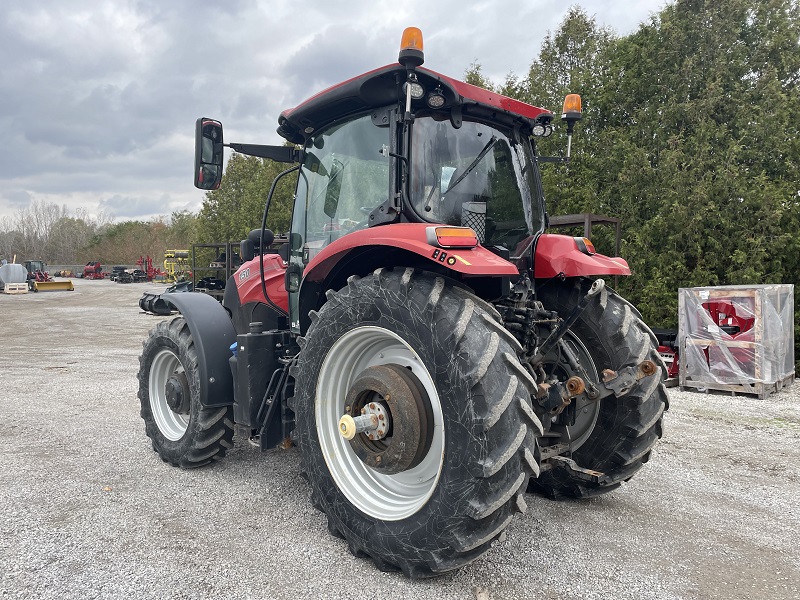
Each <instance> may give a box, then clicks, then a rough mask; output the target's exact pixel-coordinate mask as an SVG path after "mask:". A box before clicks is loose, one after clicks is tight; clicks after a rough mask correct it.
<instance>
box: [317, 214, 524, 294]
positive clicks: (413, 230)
mask: <svg viewBox="0 0 800 600" xmlns="http://www.w3.org/2000/svg"><path fill="white" fill-rule="evenodd" d="M435 227H436V226H435V225H432V224H430V223H396V224H394V225H383V226H381V227H371V228H369V229H364V230H361V231H356V232H354V233H351V234H348V235H346V236H344V237H342V238H339V239H338V240H335V241H333V242H331V243H330V244H329V245H327V246H325V247H324V248H322V249H321V250H320V251H319V253H317V254H316V255H314V256H313V258H312V259H311V261H310V262H309V263H308V266H307V267H306V270H305V275H304V276H305V277H306V278H309V279H312V280H316V281H319V280H322V279H324V278H325V277H326V276H327V275H328V273H330V271H331V269H333V268H334V267H335V266H336V264H337V263H338V262H339V259H340V258H341V257H342V256H343V255H344V254H345V253H347V252H349V251H350V250H353V249H354V248H363V247H365V246H372V247H375V250H376V251H380V248H381V247H389V248H399V249H401V250H406V251H408V252H413V253H414V254H417V255H419V256H421V257H424V258H426V259H428V260H429V261H430V262H431V263H432V264H438V265H442V266H445V267H447V268H448V269H450V270H452V271H455V272H457V273H460V274H462V275H464V276H465V277H478V276H485V275H492V276H499V277H503V276H505V277H509V276H515V275H519V271H518V269H517V267H516V266H514V265H513V264H511V263H510V262H508V261H506V260H503V259H502V258H500V257H499V256H497V255H496V254H493V253H492V252H490V251H489V250H487V249H486V248H483V247H481V246H475V247H472V248H440V247H438V246H434V245H432V244H431V243H429V241H428V231H427V230H428V229H432V228H435Z"/></svg>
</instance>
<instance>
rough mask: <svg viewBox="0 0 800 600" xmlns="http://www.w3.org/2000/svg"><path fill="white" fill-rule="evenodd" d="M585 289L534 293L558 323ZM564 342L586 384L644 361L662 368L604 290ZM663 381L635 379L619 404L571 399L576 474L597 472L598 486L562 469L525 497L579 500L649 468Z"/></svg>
mask: <svg viewBox="0 0 800 600" xmlns="http://www.w3.org/2000/svg"><path fill="white" fill-rule="evenodd" d="M590 283H591V282H587V281H586V280H575V281H573V282H571V283H569V282H568V283H566V284H564V285H558V284H555V283H554V284H551V285H548V286H544V287H543V288H542V289H541V290H539V291H538V292H537V294H538V298H539V299H540V300H541V301H542V303H543V304H544V305H545V307H546V308H547V309H549V310H555V311H557V312H558V313H559V314H560V315H562V316H565V315H568V314H569V313H570V312H571V311H572V309H573V308H574V307H575V305H576V304H577V303H578V300H579V299H580V298H581V297H582V296H583V295H585V293H586V290H587V289H588V285H589V284H590ZM564 340H565V342H566V343H568V344H569V345H570V347H571V348H572V350H573V352H574V353H575V354H576V356H577V357H578V359H579V362H580V363H581V365H582V366H583V368H584V369H586V370H587V371H588V372H589V374H590V375H591V376H592V377H598V378H599V375H600V373H602V371H603V370H604V369H611V370H614V371H617V370H619V369H621V368H623V367H627V366H634V365H638V364H640V363H641V362H642V361H644V360H648V359H649V360H652V361H653V362H654V363H655V364H657V365H661V364H662V361H661V359H660V357H659V356H658V353H657V351H656V346H657V342H656V338H655V336H654V335H653V333H652V332H651V331H650V329H649V328H648V327H647V325H645V323H644V321H642V317H641V314H639V312H638V311H637V310H636V309H635V308H634V307H633V306H632V305H631V304H630V303H628V302H627V301H626V300H624V299H623V298H622V297H620V296H619V295H618V294H616V293H615V292H613V291H612V290H609V289H604V290H603V291H602V292H601V293H600V295H599V297H598V298H596V299H593V300H592V301H590V302H589V305H588V306H587V308H586V310H585V311H584V312H583V314H582V315H581V317H580V318H579V319H578V321H577V322H576V323H575V324H574V325H573V326H572V328H571V329H570V331H569V332H568V335H567V336H565V338H564ZM664 377H666V372H664V373H663V375H662V373H661V372H660V371H659V372H658V373H657V374H656V375H653V376H650V377H646V378H644V379H642V380H640V381H639V382H638V383H637V384H636V385H634V386H633V388H632V389H631V390H630V391H629V392H628V393H627V394H625V395H623V396H621V397H619V398H618V397H616V396H614V395H611V396H608V397H606V398H604V399H602V400H600V401H599V405H598V404H597V402H593V401H589V400H588V399H586V398H583V399H581V397H579V398H578V400H577V402H578V411H577V413H578V418H577V420H576V423H575V425H574V426H573V427H572V428H568V429H571V430H570V434H571V435H570V437H571V438H572V459H573V460H575V462H577V463H578V465H579V466H581V467H583V468H587V469H592V470H595V471H600V472H601V473H604V474H605V477H604V478H603V479H602V480H601V482H594V483H593V482H589V481H586V480H585V479H580V478H578V477H577V476H575V475H573V474H571V473H570V472H569V471H567V470H565V469H553V470H547V471H543V472H542V474H541V475H540V477H539V478H538V479H536V480H531V482H530V484H529V491H531V492H538V493H542V494H544V495H547V496H549V497H551V498H561V497H570V498H579V497H587V496H597V495H600V494H604V493H606V492H609V491H611V490H613V489H616V488H617V487H619V485H620V484H621V483H622V482H623V481H627V480H629V479H630V478H631V477H632V476H633V475H634V474H635V473H636V472H637V471H638V470H639V469H640V468H641V467H642V465H643V464H644V463H646V462H647V461H648V459H649V458H650V453H651V451H652V449H653V447H654V446H655V444H656V442H657V441H658V439H659V438H660V437H661V435H662V421H663V414H664V411H665V410H667V408H668V406H669V399H668V396H667V390H666V388H665V386H664V382H663V379H664ZM560 378H561V377H560ZM564 378H566V375H564ZM598 380H599V379H598Z"/></svg>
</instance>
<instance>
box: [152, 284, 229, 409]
mask: <svg viewBox="0 0 800 600" xmlns="http://www.w3.org/2000/svg"><path fill="white" fill-rule="evenodd" d="M161 298H162V299H163V300H164V301H165V302H168V303H169V304H171V305H172V306H174V307H175V308H176V309H178V310H179V311H180V313H181V315H183V318H184V319H185V320H186V324H187V325H188V326H189V331H190V332H191V334H192V341H194V345H195V348H196V349H197V369H198V373H199V376H200V404H202V405H203V406H208V407H212V406H228V405H229V404H233V376H232V375H231V369H230V366H229V363H228V359H229V358H230V356H231V351H230V347H231V344H233V343H234V342H235V341H236V330H235V329H234V328H233V323H232V322H231V319H230V317H229V316H228V312H227V311H226V310H225V309H224V308H223V307H222V305H221V304H220V303H219V302H217V301H216V300H215V299H214V298H212V297H211V296H207V295H206V294H202V293H199V292H182V293H172V294H170V293H167V294H161Z"/></svg>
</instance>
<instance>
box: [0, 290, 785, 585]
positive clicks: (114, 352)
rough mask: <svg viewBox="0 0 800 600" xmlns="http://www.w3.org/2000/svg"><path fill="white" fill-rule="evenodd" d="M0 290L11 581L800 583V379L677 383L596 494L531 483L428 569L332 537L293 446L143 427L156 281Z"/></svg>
mask: <svg viewBox="0 0 800 600" xmlns="http://www.w3.org/2000/svg"><path fill="white" fill-rule="evenodd" d="M74 283H75V291H74V292H48V293H39V294H27V295H20V296H6V295H0V315H1V316H0V323H2V344H0V345H1V346H2V347H1V348H0V363H2V365H3V370H2V375H0V382H2V383H1V384H0V453H2V463H0V560H1V561H2V565H3V569H2V570H0V597H3V598H6V597H7V598H59V599H62V598H76V599H77V598H80V599H82V600H83V599H88V598H124V597H128V598H221V597H231V598H276V599H278V598H293V599H294V598H303V597H316V598H337V599H339V598H364V597H388V596H390V595H392V596H394V597H397V598H419V599H428V598H431V599H433V598H436V599H445V598H460V599H465V598H467V599H468V598H475V599H476V600H487V599H516V598H526V599H537V600H539V599H542V600H555V599H565V600H567V599H569V600H572V599H575V600H578V599H594V598H598V599H599V598H603V599H608V598H615V599H623V598H630V599H636V600H645V599H656V598H657V599H665V598H676V599H677V598H681V599H684V598H685V599H706V598H724V599H733V598H759V599H760V598H771V599H790V598H791V599H797V598H800V570H799V569H800V567H799V566H798V565H800V533H798V532H800V508H798V496H800V444H798V442H800V384H795V385H793V386H791V387H790V388H788V389H786V390H784V391H782V392H780V393H777V394H774V395H772V396H770V397H769V398H768V399H767V400H764V401H759V400H757V399H756V398H752V397H742V396H739V397H732V396H727V395H706V394H698V393H690V392H678V391H672V393H671V402H672V407H671V409H670V411H669V413H668V415H667V416H668V419H667V422H666V427H665V435H664V439H663V440H662V441H661V443H660V444H659V445H658V446H657V449H656V451H655V452H654V453H653V458H652V460H651V461H650V462H649V463H648V464H647V465H645V467H644V469H643V470H642V471H641V472H640V473H639V474H638V475H637V476H636V477H635V478H634V479H633V480H632V481H630V482H629V483H628V484H626V485H624V486H623V487H622V488H620V489H619V490H617V491H615V492H612V493H611V494H607V495H605V496H603V497H601V498H596V499H592V500H585V501H570V502H553V501H550V500H546V499H544V498H540V497H537V496H529V497H528V498H527V501H528V507H529V508H528V512H527V513H526V514H525V515H522V516H520V517H518V518H517V519H515V521H513V522H512V524H511V526H510V527H509V528H508V530H507V531H508V537H507V539H506V541H505V542H504V543H501V544H498V545H496V546H495V547H494V548H493V549H492V550H491V551H490V552H489V553H488V554H487V555H486V556H484V557H483V558H482V559H480V560H479V561H477V562H476V563H474V564H472V565H470V566H469V567H467V568H464V569H462V570H460V571H458V572H456V573H454V574H450V575H447V576H444V577H441V578H439V579H435V580H425V581H410V580H407V579H405V578H404V577H402V576H401V575H399V574H396V573H390V574H386V573H381V572H379V571H377V570H376V569H375V568H374V567H373V566H372V564H371V563H370V562H367V561H365V560H362V559H357V558H355V557H353V556H352V555H351V554H350V553H349V552H348V550H347V548H346V545H345V544H344V542H342V541H341V540H339V539H336V538H333V537H331V536H330V535H329V534H328V532H327V529H326V526H325V519H324V518H323V516H322V515H321V514H320V513H318V512H317V511H315V510H314V509H312V507H311V506H310V503H309V499H308V497H309V489H308V486H307V484H306V483H305V481H304V480H303V479H301V478H300V476H299V474H298V464H299V457H298V453H297V450H296V449H290V450H276V451H271V452H269V453H267V454H266V455H262V454H261V453H260V452H259V451H258V450H257V449H255V448H253V447H251V446H250V445H249V444H248V443H247V442H246V441H245V442H243V441H241V440H237V443H236V447H235V449H234V450H233V451H232V452H230V453H229V455H228V457H227V458H226V459H225V460H224V461H223V462H222V463H220V464H218V465H215V466H214V467H212V468H206V469H200V470H196V471H181V470H178V469H175V468H172V467H169V466H167V465H166V464H164V463H162V462H161V460H160V459H159V458H158V456H157V455H156V454H155V453H154V452H153V451H152V449H151V447H150V443H149V440H148V439H147V438H146V437H145V435H144V427H143V423H142V421H141V419H140V417H139V408H138V401H137V399H136V389H137V383H136V371H137V369H138V360H137V357H138V355H139V352H140V349H141V342H142V340H143V339H144V337H145V336H146V333H147V331H148V330H149V329H150V328H151V327H153V326H154V325H155V323H156V322H157V321H158V320H159V317H153V316H150V315H145V314H142V313H141V312H140V311H139V309H138V306H137V300H138V298H139V297H140V296H141V294H142V292H143V291H145V290H156V291H161V290H163V289H164V286H153V285H142V284H130V285H120V284H115V283H112V282H109V281H83V280H75V281H74Z"/></svg>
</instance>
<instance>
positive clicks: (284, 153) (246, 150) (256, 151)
mask: <svg viewBox="0 0 800 600" xmlns="http://www.w3.org/2000/svg"><path fill="white" fill-rule="evenodd" d="M225 146H227V147H228V148H232V149H233V150H236V152H239V153H241V154H247V155H248V156H257V157H259V158H268V159H270V160H274V161H277V162H283V163H299V162H300V155H301V151H300V150H298V149H297V148H291V147H289V146H266V145H263V144H235V143H234V144H225Z"/></svg>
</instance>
